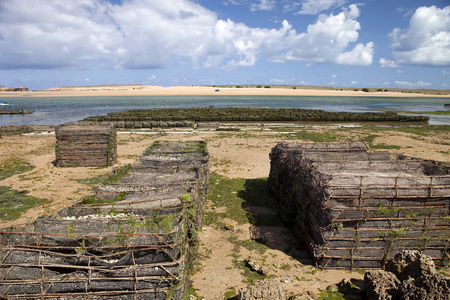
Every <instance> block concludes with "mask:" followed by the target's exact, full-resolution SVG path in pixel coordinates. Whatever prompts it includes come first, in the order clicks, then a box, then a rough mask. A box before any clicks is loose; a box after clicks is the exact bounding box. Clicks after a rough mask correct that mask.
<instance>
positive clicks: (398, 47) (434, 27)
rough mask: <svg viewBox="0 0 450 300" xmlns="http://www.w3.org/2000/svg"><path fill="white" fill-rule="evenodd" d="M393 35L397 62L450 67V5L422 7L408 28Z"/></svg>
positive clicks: (412, 18)
mask: <svg viewBox="0 0 450 300" xmlns="http://www.w3.org/2000/svg"><path fill="white" fill-rule="evenodd" d="M390 37H391V38H392V40H393V44H392V48H393V51H392V56H393V58H394V60H393V61H395V63H394V64H395V65H423V66H450V6H447V7H445V8H443V9H440V8H437V7H436V6H430V7H425V6H424V7H419V8H418V9H417V10H416V11H415V13H414V14H413V15H412V17H411V19H410V21H409V27H408V28H407V29H399V28H395V29H394V30H393V31H392V32H391V33H390ZM385 61H388V60H385ZM380 63H381V62H380ZM382 66H383V64H382Z"/></svg>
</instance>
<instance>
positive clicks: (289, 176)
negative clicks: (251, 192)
mask: <svg viewBox="0 0 450 300" xmlns="http://www.w3.org/2000/svg"><path fill="white" fill-rule="evenodd" d="M368 150H369V149H368V147H367V145H366V144H364V143H359V142H355V143H299V144H287V143H279V144H278V145H277V146H276V147H274V148H273V149H272V152H271V154H270V157H271V170H270V175H269V181H268V185H269V189H270V191H271V192H272V193H273V194H274V195H275V197H276V199H277V200H278V201H279V203H280V207H281V214H282V216H283V218H284V220H285V221H286V222H287V223H289V224H291V225H292V226H293V228H294V229H295V231H296V232H297V234H298V235H299V236H301V237H302V238H303V239H304V241H305V242H306V245H307V247H308V250H309V251H310V253H311V256H312V257H313V258H314V261H315V263H316V265H317V266H319V267H322V268H328V267H333V268H339V267H340V268H378V267H382V266H383V264H384V262H385V261H386V260H387V259H390V258H392V257H393V256H394V255H395V254H396V253H398V252H399V251H400V250H402V249H414V250H420V251H422V252H423V253H425V254H427V255H429V256H431V257H432V258H433V259H435V260H436V261H437V262H438V263H442V262H444V261H445V260H448V255H449V253H448V248H449V246H450V245H449V243H450V242H449V240H450V220H449V217H448V216H449V209H450V175H449V170H448V168H445V167H441V166H439V165H437V164H435V163H432V162H427V161H423V160H420V159H413V158H409V157H405V156H401V155H397V156H395V155H390V154H389V152H370V151H368Z"/></svg>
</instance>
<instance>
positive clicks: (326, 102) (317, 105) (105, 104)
mask: <svg viewBox="0 0 450 300" xmlns="http://www.w3.org/2000/svg"><path fill="white" fill-rule="evenodd" d="M1 101H5V102H7V103H9V104H11V105H12V106H13V107H23V108H24V109H26V110H34V111H35V112H34V113H33V114H29V115H0V125H25V124H26V125H60V124H63V123H67V122H74V121H79V120H83V119H84V118H86V117H89V116H98V115H105V114H107V113H110V112H116V111H124V110H128V109H145V108H181V107H206V106H215V107H233V106H263V107H272V108H302V109H321V110H325V111H343V112H376V111H380V110H401V111H411V112H414V111H420V112H432V111H442V110H445V108H444V104H446V103H450V97H445V98H427V97H406V98H404V97H401V98H399V97H323V96H220V95H218V96H139V97H135V96H114V97H22V98H13V97H10V98H8V97H6V98H2V99H1ZM429 116H430V122H429V123H430V124H431V125H450V116H437V115H429Z"/></svg>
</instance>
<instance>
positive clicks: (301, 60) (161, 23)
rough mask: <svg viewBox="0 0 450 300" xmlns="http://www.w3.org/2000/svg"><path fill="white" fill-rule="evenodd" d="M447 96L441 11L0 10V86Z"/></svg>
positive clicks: (405, 4) (59, 0) (333, 4)
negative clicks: (363, 90) (305, 88)
mask: <svg viewBox="0 0 450 300" xmlns="http://www.w3.org/2000/svg"><path fill="white" fill-rule="evenodd" d="M97 84H145V85H163V86H173V85H214V84H217V85H222V84H223V85H226V84H244V85H245V84H285V85H292V84H295V85H316V86H337V87H340V86H349V87H352V86H354V87H379V88H393V87H396V88H433V89H450V1H449V0H436V1H426V0H422V1H417V0H359V1H349V0H217V1H216V0H164V1H162V0H109V1H107V0H71V1H67V0H0V86H2V85H3V86H26V87H29V88H30V89H46V88H50V87H54V86H73V85H97Z"/></svg>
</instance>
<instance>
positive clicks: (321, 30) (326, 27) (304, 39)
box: [277, 5, 374, 65]
mask: <svg viewBox="0 0 450 300" xmlns="http://www.w3.org/2000/svg"><path fill="white" fill-rule="evenodd" d="M357 17H359V9H358V7H357V6H356V5H350V7H349V9H344V10H343V11H342V12H341V13H339V14H337V15H333V14H330V15H320V16H319V18H318V21H317V22H316V23H314V24H311V25H309V26H308V30H307V32H306V33H303V34H300V35H299V36H298V37H297V39H298V41H297V45H296V48H295V49H292V50H289V51H287V52H286V53H285V54H284V55H283V56H280V57H277V61H286V60H298V61H305V62H308V63H336V64H343V65H370V64H371V63H372V59H373V53H374V50H373V43H372V42H369V43H367V44H366V45H364V44H357V45H356V46H355V47H354V48H353V49H351V50H350V51H346V50H347V48H348V46H349V45H350V44H351V43H353V42H356V41H357V40H358V30H359V29H361V25H360V24H359V22H358V21H356V18H357Z"/></svg>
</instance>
